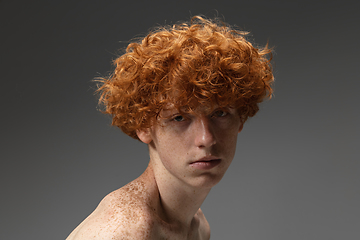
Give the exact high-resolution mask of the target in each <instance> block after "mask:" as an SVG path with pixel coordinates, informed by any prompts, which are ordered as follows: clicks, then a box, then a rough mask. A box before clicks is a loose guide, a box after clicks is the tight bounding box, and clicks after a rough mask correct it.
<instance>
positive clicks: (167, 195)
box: [147, 151, 211, 228]
mask: <svg viewBox="0 0 360 240" xmlns="http://www.w3.org/2000/svg"><path fill="white" fill-rule="evenodd" d="M147 171H148V172H152V174H153V176H154V179H155V182H156V185H157V189H158V192H159V198H158V203H159V204H158V206H159V207H158V213H159V216H160V217H161V218H162V219H163V220H164V221H165V222H167V223H168V224H170V225H174V227H176V228H183V227H185V228H186V227H190V226H191V224H192V222H193V220H194V216H195V214H196V213H197V212H198V210H199V208H200V206H201V204H202V203H203V202H204V200H205V198H206V196H207V195H208V193H209V192H210V190H211V188H196V187H194V186H191V185H190V184H187V183H185V182H184V181H181V180H179V179H178V178H176V177H175V176H173V175H172V174H171V173H170V172H169V171H168V170H167V169H166V168H165V167H164V165H162V163H161V161H159V159H158V158H157V156H156V155H154V154H151V151H150V163H149V166H148V168H147Z"/></svg>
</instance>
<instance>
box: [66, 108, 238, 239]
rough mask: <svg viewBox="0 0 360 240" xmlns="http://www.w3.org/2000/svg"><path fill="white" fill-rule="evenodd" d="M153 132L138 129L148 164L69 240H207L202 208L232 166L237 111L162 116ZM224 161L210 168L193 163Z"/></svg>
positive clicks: (236, 131) (164, 114)
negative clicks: (147, 154)
mask: <svg viewBox="0 0 360 240" xmlns="http://www.w3.org/2000/svg"><path fill="white" fill-rule="evenodd" d="M162 114H163V115H162V116H164V117H163V118H161V119H159V120H158V122H157V123H156V124H154V126H153V127H152V128H151V129H144V130H139V131H138V136H139V139H140V140H141V141H143V142H144V143H146V144H148V146H149V154H150V162H149V166H148V167H147V169H146V170H145V172H144V173H143V174H142V175H141V176H140V177H139V178H137V179H135V180H134V181H132V182H130V183H129V184H127V185H125V186H124V187H122V188H120V189H118V190H116V191H114V192H112V193H110V194H109V195H107V196H106V197H105V198H104V199H103V200H102V201H101V203H100V204H99V206H98V207H97V208H96V209H95V211H94V212H93V213H92V214H90V216H88V217H87V218H86V219H85V220H84V221H83V222H82V223H81V224H80V225H79V226H78V227H77V228H76V229H75V230H74V231H73V232H72V233H71V234H70V236H69V237H68V238H67V239H66V240H92V239H94V240H95V239H96V240H109V239H116V240H120V239H124V240H125V239H128V240H132V239H134V240H135V239H136V240H139V239H144V240H145V239H154V240H155V239H156V240H160V239H171V240H180V239H181V240H185V239H186V240H208V239H210V226H209V224H208V222H207V220H206V218H205V216H204V214H203V213H202V211H201V209H200V206H201V204H202V202H203V201H204V200H205V198H206V196H207V194H208V193H209V191H210V190H211V188H212V187H213V186H214V185H216V184H217V183H218V182H219V181H220V180H221V178H222V177H223V175H224V173H225V172H226V170H227V168H228V167H229V165H230V163H231V161H232V159H233V156H234V153H235V148H236V139H237V134H238V132H240V131H241V129H242V125H243V124H242V121H241V119H240V117H239V115H238V113H237V111H236V110H234V109H227V110H226V111H223V108H221V109H220V110H219V109H215V110H214V111H210V112H209V111H207V110H203V109H200V110H198V111H196V112H194V113H191V114H180V113H178V112H177V110H175V109H174V108H171V107H170V108H169V109H168V110H165V111H163V112H162ZM203 157H207V158H209V157H212V158H218V159H220V163H219V164H218V165H217V166H215V167H213V168H211V169H205V170H204V169H198V168H196V167H194V165H193V162H194V161H197V160H199V159H202V158H203Z"/></svg>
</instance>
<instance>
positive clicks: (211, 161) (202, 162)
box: [190, 156, 221, 170]
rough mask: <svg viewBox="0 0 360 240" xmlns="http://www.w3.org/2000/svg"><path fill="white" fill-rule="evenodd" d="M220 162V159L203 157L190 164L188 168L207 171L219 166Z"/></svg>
mask: <svg viewBox="0 0 360 240" xmlns="http://www.w3.org/2000/svg"><path fill="white" fill-rule="evenodd" d="M220 162H221V159H220V158H217V157H212V156H211V157H203V158H201V159H199V160H196V161H195V162H192V163H190V166H191V167H194V168H197V169H201V170H209V169H211V168H214V167H216V166H217V165H219V164H220Z"/></svg>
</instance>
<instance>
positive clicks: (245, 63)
mask: <svg viewBox="0 0 360 240" xmlns="http://www.w3.org/2000/svg"><path fill="white" fill-rule="evenodd" d="M246 35H247V33H246V32H242V31H236V30H233V29H232V28H231V27H229V26H227V25H225V24H224V23H219V22H218V21H216V20H208V19H204V18H202V17H199V16H196V17H193V18H192V20H191V22H190V23H182V24H176V25H173V26H168V27H162V28H158V29H157V30H155V31H152V32H150V34H149V35H147V36H146V37H145V38H144V39H142V40H141V41H140V42H133V43H130V44H129V45H128V47H127V49H126V53H125V54H124V55H122V56H120V57H119V58H117V59H115V61H114V65H115V66H116V69H115V71H114V72H113V74H112V75H111V76H110V77H109V78H103V79H101V80H100V81H101V82H102V85H101V86H100V87H99V89H98V91H99V92H100V93H101V97H100V103H102V104H104V105H105V107H106V108H105V111H104V112H105V113H108V114H111V115H112V117H113V120H112V124H113V125H116V126H118V127H119V128H121V130H122V131H123V132H124V133H126V134H127V135H129V136H131V137H133V138H135V139H138V137H137V135H136V130H137V129H143V128H148V127H150V126H151V122H152V121H151V120H152V119H154V117H157V116H158V115H159V113H160V111H161V110H162V109H163V107H164V106H165V105H167V104H169V103H171V104H174V106H175V107H177V108H178V109H180V108H182V107H184V106H185V107H187V109H194V108H196V106H198V105H199V104H201V105H204V104H205V105H207V106H212V107H213V106H215V105H216V106H230V107H234V108H236V109H238V111H239V114H240V115H241V117H242V118H243V120H244V121H245V120H246V119H247V118H248V117H252V116H254V115H255V113H256V112H257V111H258V110H259V107H258V104H259V103H260V102H261V101H263V100H264V99H265V98H267V97H268V98H270V97H271V94H272V88H271V84H272V82H273V80H274V77H273V74H272V68H271V64H270V60H271V49H269V48H268V46H267V45H266V46H265V47H264V48H259V49H258V48H255V47H253V45H252V44H251V43H250V42H249V41H247V40H246V39H245V37H246Z"/></svg>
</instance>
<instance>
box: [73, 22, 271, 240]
mask: <svg viewBox="0 0 360 240" xmlns="http://www.w3.org/2000/svg"><path fill="white" fill-rule="evenodd" d="M245 36H246V33H244V32H239V31H235V30H233V29H231V28H230V27H229V26H226V25H225V24H219V23H217V22H216V21H212V20H206V19H204V18H202V17H194V18H193V19H192V21H191V23H188V24H187V23H184V24H179V25H174V26H171V27H164V28H161V29H157V30H156V31H154V32H151V33H150V34H149V35H148V36H147V37H145V38H144V39H143V40H142V41H141V42H139V43H131V44H130V45H129V46H128V48H127V51H126V53H125V54H124V55H122V56H120V57H119V58H118V59H116V60H115V65H116V69H115V71H114V73H113V74H112V75H111V76H110V77H109V78H108V79H103V80H102V85H101V86H100V88H99V91H100V92H101V98H100V101H101V102H102V103H103V104H104V105H105V106H106V110H105V112H106V113H108V114H111V115H112V116H113V125H116V126H118V127H119V128H121V129H122V131H123V132H124V133H126V134H128V135H129V136H131V137H133V138H136V139H138V140H140V141H142V142H144V143H146V144H147V145H148V147H149V154H150V161H149V165H148V167H147V169H146V170H145V172H144V173H143V174H142V175H141V176H140V177H139V178H137V179H136V180H134V181H132V182H130V183H129V184H127V185H126V186H124V187H122V188H120V189H118V190H116V191H114V192H112V193H110V194H109V195H108V196H106V197H105V198H104V199H103V200H102V201H101V203H100V204H99V206H98V207H97V208H96V209H95V211H94V212H93V213H92V214H91V215H90V216H89V217H87V218H86V219H85V220H84V221H83V222H82V223H81V224H80V225H79V226H78V227H77V228H76V229H75V230H74V231H73V232H72V233H71V234H70V236H69V237H68V238H67V240H89V239H99V240H100V239H103V240H107V239H137V240H138V239H209V238H210V227H209V224H208V222H207V220H206V218H205V216H204V214H203V212H202V211H201V209H200V206H201V204H202V203H203V201H204V200H205V198H206V196H207V194H208V193H209V191H210V190H211V188H212V187H213V186H214V185H216V184H217V183H218V182H219V181H220V180H221V178H222V177H223V175H224V174H225V172H226V170H227V168H228V167H229V165H230V163H231V161H232V159H233V157H234V154H235V149H236V140H237V135H238V133H239V132H240V131H241V130H242V128H243V125H244V123H245V121H246V120H247V118H248V117H252V116H254V114H255V113H256V112H257V111H258V109H259V108H258V104H259V103H260V102H261V101H262V100H263V99H264V98H266V97H270V96H271V93H272V89H271V83H272V82H273V74H272V70H271V66H270V63H269V61H270V60H269V59H268V58H267V56H268V55H269V54H271V50H270V49H268V48H267V46H266V47H264V48H262V49H257V48H254V47H253V46H252V44H251V43H250V42H248V41H247V40H246V39H245Z"/></svg>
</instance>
